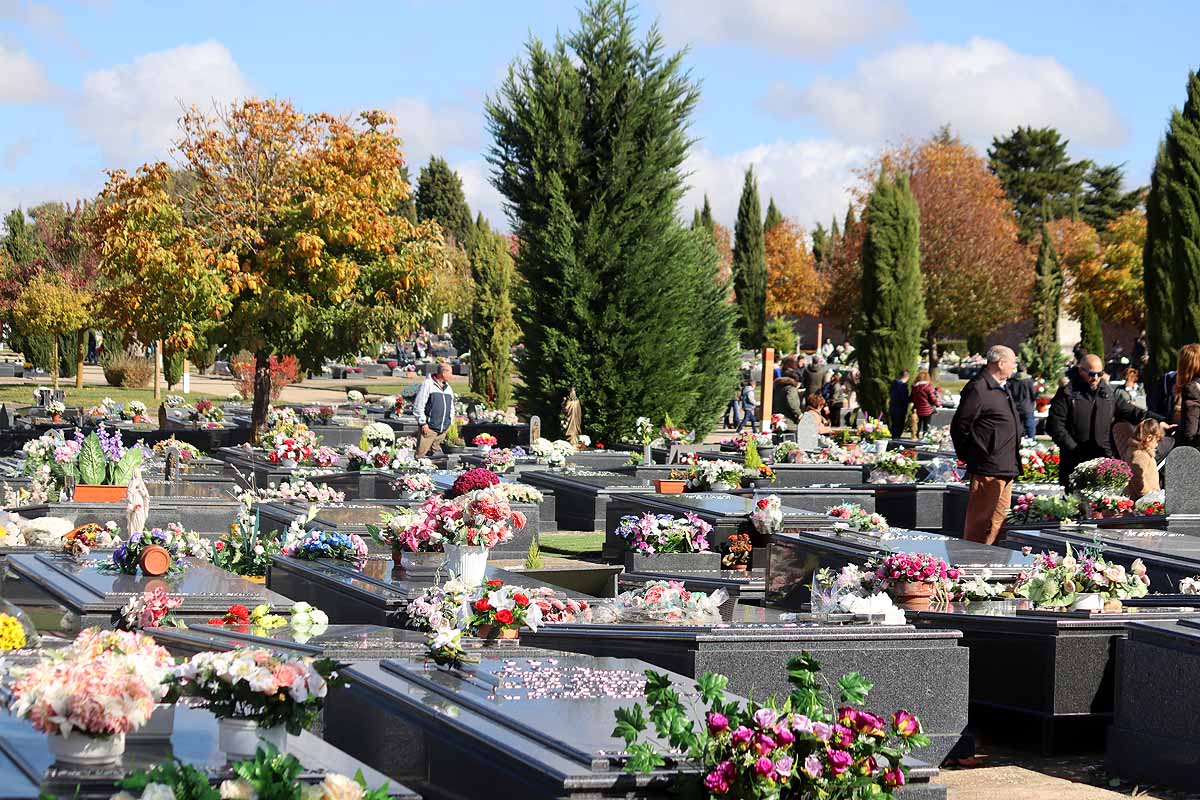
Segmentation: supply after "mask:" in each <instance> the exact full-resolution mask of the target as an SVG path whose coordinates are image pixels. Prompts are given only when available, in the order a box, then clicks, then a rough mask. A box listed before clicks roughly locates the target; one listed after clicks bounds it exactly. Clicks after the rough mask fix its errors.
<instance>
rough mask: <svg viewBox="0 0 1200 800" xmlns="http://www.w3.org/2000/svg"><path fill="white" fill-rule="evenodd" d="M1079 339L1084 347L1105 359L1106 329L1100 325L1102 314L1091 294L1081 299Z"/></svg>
mask: <svg viewBox="0 0 1200 800" xmlns="http://www.w3.org/2000/svg"><path fill="white" fill-rule="evenodd" d="M1079 328H1080V335H1079V340H1080V342H1081V343H1082V344H1083V349H1084V350H1086V351H1087V352H1089V353H1092V354H1094V355H1098V356H1100V359H1101V360H1103V359H1104V329H1103V328H1102V327H1101V326H1100V316H1099V315H1098V314H1097V313H1096V306H1095V304H1094V303H1093V302H1092V298H1091V297H1090V296H1089V295H1086V294H1085V295H1084V296H1083V297H1082V298H1080V301H1079Z"/></svg>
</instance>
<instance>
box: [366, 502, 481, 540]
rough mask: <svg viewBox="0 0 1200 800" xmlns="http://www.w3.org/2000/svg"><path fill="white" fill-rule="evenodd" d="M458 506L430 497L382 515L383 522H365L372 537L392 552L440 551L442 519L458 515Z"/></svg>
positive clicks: (447, 522)
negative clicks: (412, 505)
mask: <svg viewBox="0 0 1200 800" xmlns="http://www.w3.org/2000/svg"><path fill="white" fill-rule="evenodd" d="M459 513H460V511H459V508H458V506H457V505H455V504H454V503H453V502H451V501H449V500H443V499H442V498H440V497H430V498H428V499H426V500H425V502H424V503H422V504H421V507H420V508H419V509H414V510H410V511H402V512H400V513H399V514H393V515H390V516H388V515H385V517H384V519H383V525H371V524H368V525H367V532H368V533H369V534H371V538H372V539H374V540H375V541H377V542H379V543H380V544H386V545H388V546H389V547H391V549H392V552H393V553H440V552H441V551H442V539H443V534H442V531H443V529H444V527H445V526H446V525H449V524H453V523H452V522H450V521H445V522H444V521H443V519H444V518H448V517H454V516H455V515H457V514H459Z"/></svg>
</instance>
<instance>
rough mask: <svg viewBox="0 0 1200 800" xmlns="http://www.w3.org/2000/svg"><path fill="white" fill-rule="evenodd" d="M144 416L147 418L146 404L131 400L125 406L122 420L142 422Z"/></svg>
mask: <svg viewBox="0 0 1200 800" xmlns="http://www.w3.org/2000/svg"><path fill="white" fill-rule="evenodd" d="M144 416H146V404H145V403H143V402H142V401H141V400H130V401H129V402H128V403H126V404H125V410H124V411H122V412H121V417H122V419H129V420H133V421H134V422H138V421H140V420H141V419H142V417H144Z"/></svg>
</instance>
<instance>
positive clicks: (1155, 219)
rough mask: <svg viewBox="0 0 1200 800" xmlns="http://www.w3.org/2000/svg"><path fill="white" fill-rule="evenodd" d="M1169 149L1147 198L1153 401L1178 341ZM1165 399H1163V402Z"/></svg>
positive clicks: (1145, 270) (1145, 277)
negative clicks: (1173, 269)
mask: <svg viewBox="0 0 1200 800" xmlns="http://www.w3.org/2000/svg"><path fill="white" fill-rule="evenodd" d="M1168 164H1169V162H1168V159H1167V146H1166V142H1165V141H1163V142H1161V143H1160V144H1159V147H1158V157H1157V158H1155V160H1154V171H1153V172H1152V173H1151V175H1150V194H1149V195H1148V196H1147V197H1146V244H1145V245H1144V247H1143V250H1142V291H1143V293H1144V297H1145V300H1146V340H1147V341H1146V346H1147V349H1148V350H1149V357H1150V361H1149V363H1148V364H1147V367H1148V369H1147V372H1148V373H1149V374H1148V375H1147V376H1146V387H1147V391H1148V392H1150V393H1152V397H1156V396H1157V395H1158V394H1160V393H1161V392H1160V385H1161V381H1160V379H1161V378H1162V376H1163V375H1166V374H1167V372H1169V371H1170V370H1172V369H1174V368H1175V366H1174V360H1175V351H1176V348H1177V347H1178V345H1179V342H1180V340H1179V339H1177V338H1176V324H1175V323H1176V314H1177V313H1178V309H1177V308H1176V305H1175V277H1174V275H1173V274H1172V266H1173V262H1174V259H1173V257H1172V254H1171V249H1172V244H1173V242H1172V239H1171V208H1170V197H1169V195H1170V192H1169V189H1168V184H1170V183H1171V178H1170V176H1169V174H1168V171H1169V170H1168ZM1159 399H1161V398H1159Z"/></svg>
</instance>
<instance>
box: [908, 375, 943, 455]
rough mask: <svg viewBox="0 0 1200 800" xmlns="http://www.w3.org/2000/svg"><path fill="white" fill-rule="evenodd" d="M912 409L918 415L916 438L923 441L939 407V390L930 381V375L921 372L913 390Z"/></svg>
mask: <svg viewBox="0 0 1200 800" xmlns="http://www.w3.org/2000/svg"><path fill="white" fill-rule="evenodd" d="M912 407H913V412H914V413H915V414H916V415H917V425H916V431H915V433H916V436H917V438H918V439H921V438H923V437H924V436H925V434H927V433H929V420H930V419H931V418H932V417H933V412H934V411H936V410H937V407H938V396H937V389H935V388H934V386H933V384H932V383H930V381H929V373H928V372H927V371H926V370H921V371H920V372H918V373H917V379H916V381H915V382H914V383H913V388H912Z"/></svg>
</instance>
